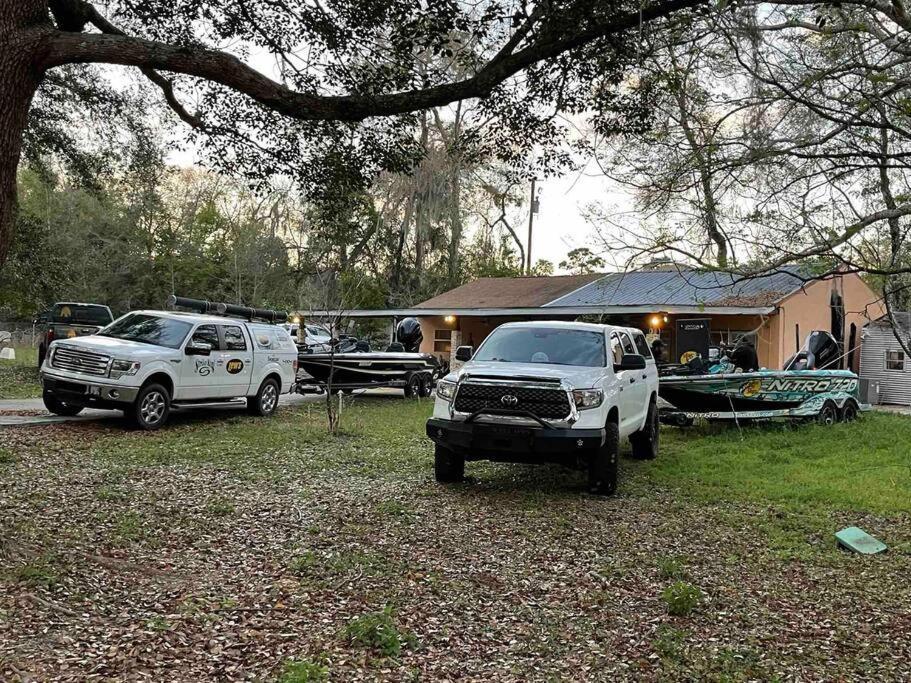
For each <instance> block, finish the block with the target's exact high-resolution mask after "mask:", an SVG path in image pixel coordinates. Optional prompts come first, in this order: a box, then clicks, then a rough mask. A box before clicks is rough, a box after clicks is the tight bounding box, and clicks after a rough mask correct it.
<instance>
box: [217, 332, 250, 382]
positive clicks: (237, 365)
mask: <svg viewBox="0 0 911 683" xmlns="http://www.w3.org/2000/svg"><path fill="white" fill-rule="evenodd" d="M219 328H220V332H221V336H222V347H221V348H222V351H221V353H220V361H221V362H220V364H218V370H217V374H218V377H219V382H220V386H219V391H220V392H221V393H220V395H221V396H222V397H225V398H234V397H236V396H246V395H247V394H249V393H250V379H251V378H252V377H253V348H252V346H251V344H250V340H248V339H247V335H246V334H244V329H243V327H241V326H240V325H219Z"/></svg>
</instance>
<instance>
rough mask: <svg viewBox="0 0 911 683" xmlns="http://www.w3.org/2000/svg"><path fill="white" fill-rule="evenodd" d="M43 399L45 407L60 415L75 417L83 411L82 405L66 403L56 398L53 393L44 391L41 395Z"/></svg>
mask: <svg viewBox="0 0 911 683" xmlns="http://www.w3.org/2000/svg"><path fill="white" fill-rule="evenodd" d="M41 400H42V401H44V407H45V408H47V409H48V410H49V411H50V412H52V413H54V415H60V416H62V417H73V416H75V415H78V414H79V413H81V412H82V406H74V405H70V404H69V403H64V402H63V401H61V400H59V399H58V398H56V397H55V396H54V395H53V394H50V393H47V392H45V393H43V394H42V395H41Z"/></svg>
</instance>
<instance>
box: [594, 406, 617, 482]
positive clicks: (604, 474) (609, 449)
mask: <svg viewBox="0 0 911 683" xmlns="http://www.w3.org/2000/svg"><path fill="white" fill-rule="evenodd" d="M604 431H605V432H606V433H605V436H604V445H603V446H601V447H600V448H596V449H595V450H594V452H593V453H592V454H591V455H590V456H589V458H588V490H589V491H590V492H591V493H594V494H597V495H599V496H610V495H613V494H614V493H615V492H616V490H617V460H618V459H619V458H618V457H617V452H618V451H619V450H620V426H619V425H618V424H617V423H616V422H612V421H611V422H608V423H607V424H606V425H605V426H604Z"/></svg>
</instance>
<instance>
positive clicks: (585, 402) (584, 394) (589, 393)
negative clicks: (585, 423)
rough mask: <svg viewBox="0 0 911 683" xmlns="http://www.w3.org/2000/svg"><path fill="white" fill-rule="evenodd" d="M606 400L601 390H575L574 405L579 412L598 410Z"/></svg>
mask: <svg viewBox="0 0 911 683" xmlns="http://www.w3.org/2000/svg"><path fill="white" fill-rule="evenodd" d="M603 400H604V394H603V393H602V391H601V390H600V389H574V390H573V403H575V404H576V408H577V409H578V410H587V409H588V408H597V407H598V406H600V405H601V401H603Z"/></svg>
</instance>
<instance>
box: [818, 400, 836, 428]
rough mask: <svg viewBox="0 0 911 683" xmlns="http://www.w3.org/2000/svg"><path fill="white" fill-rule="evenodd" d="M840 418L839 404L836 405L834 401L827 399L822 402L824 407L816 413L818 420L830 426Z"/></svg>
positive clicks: (819, 422)
mask: <svg viewBox="0 0 911 683" xmlns="http://www.w3.org/2000/svg"><path fill="white" fill-rule="evenodd" d="M838 418H839V415H838V406H836V405H835V403H834V402H833V401H826V402H825V403H823V404H822V408H820V409H819V413H818V414H817V415H816V422H817V423H818V424H821V425H825V426H826V427H829V426H831V425H833V424H835V423H836V422H838Z"/></svg>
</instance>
